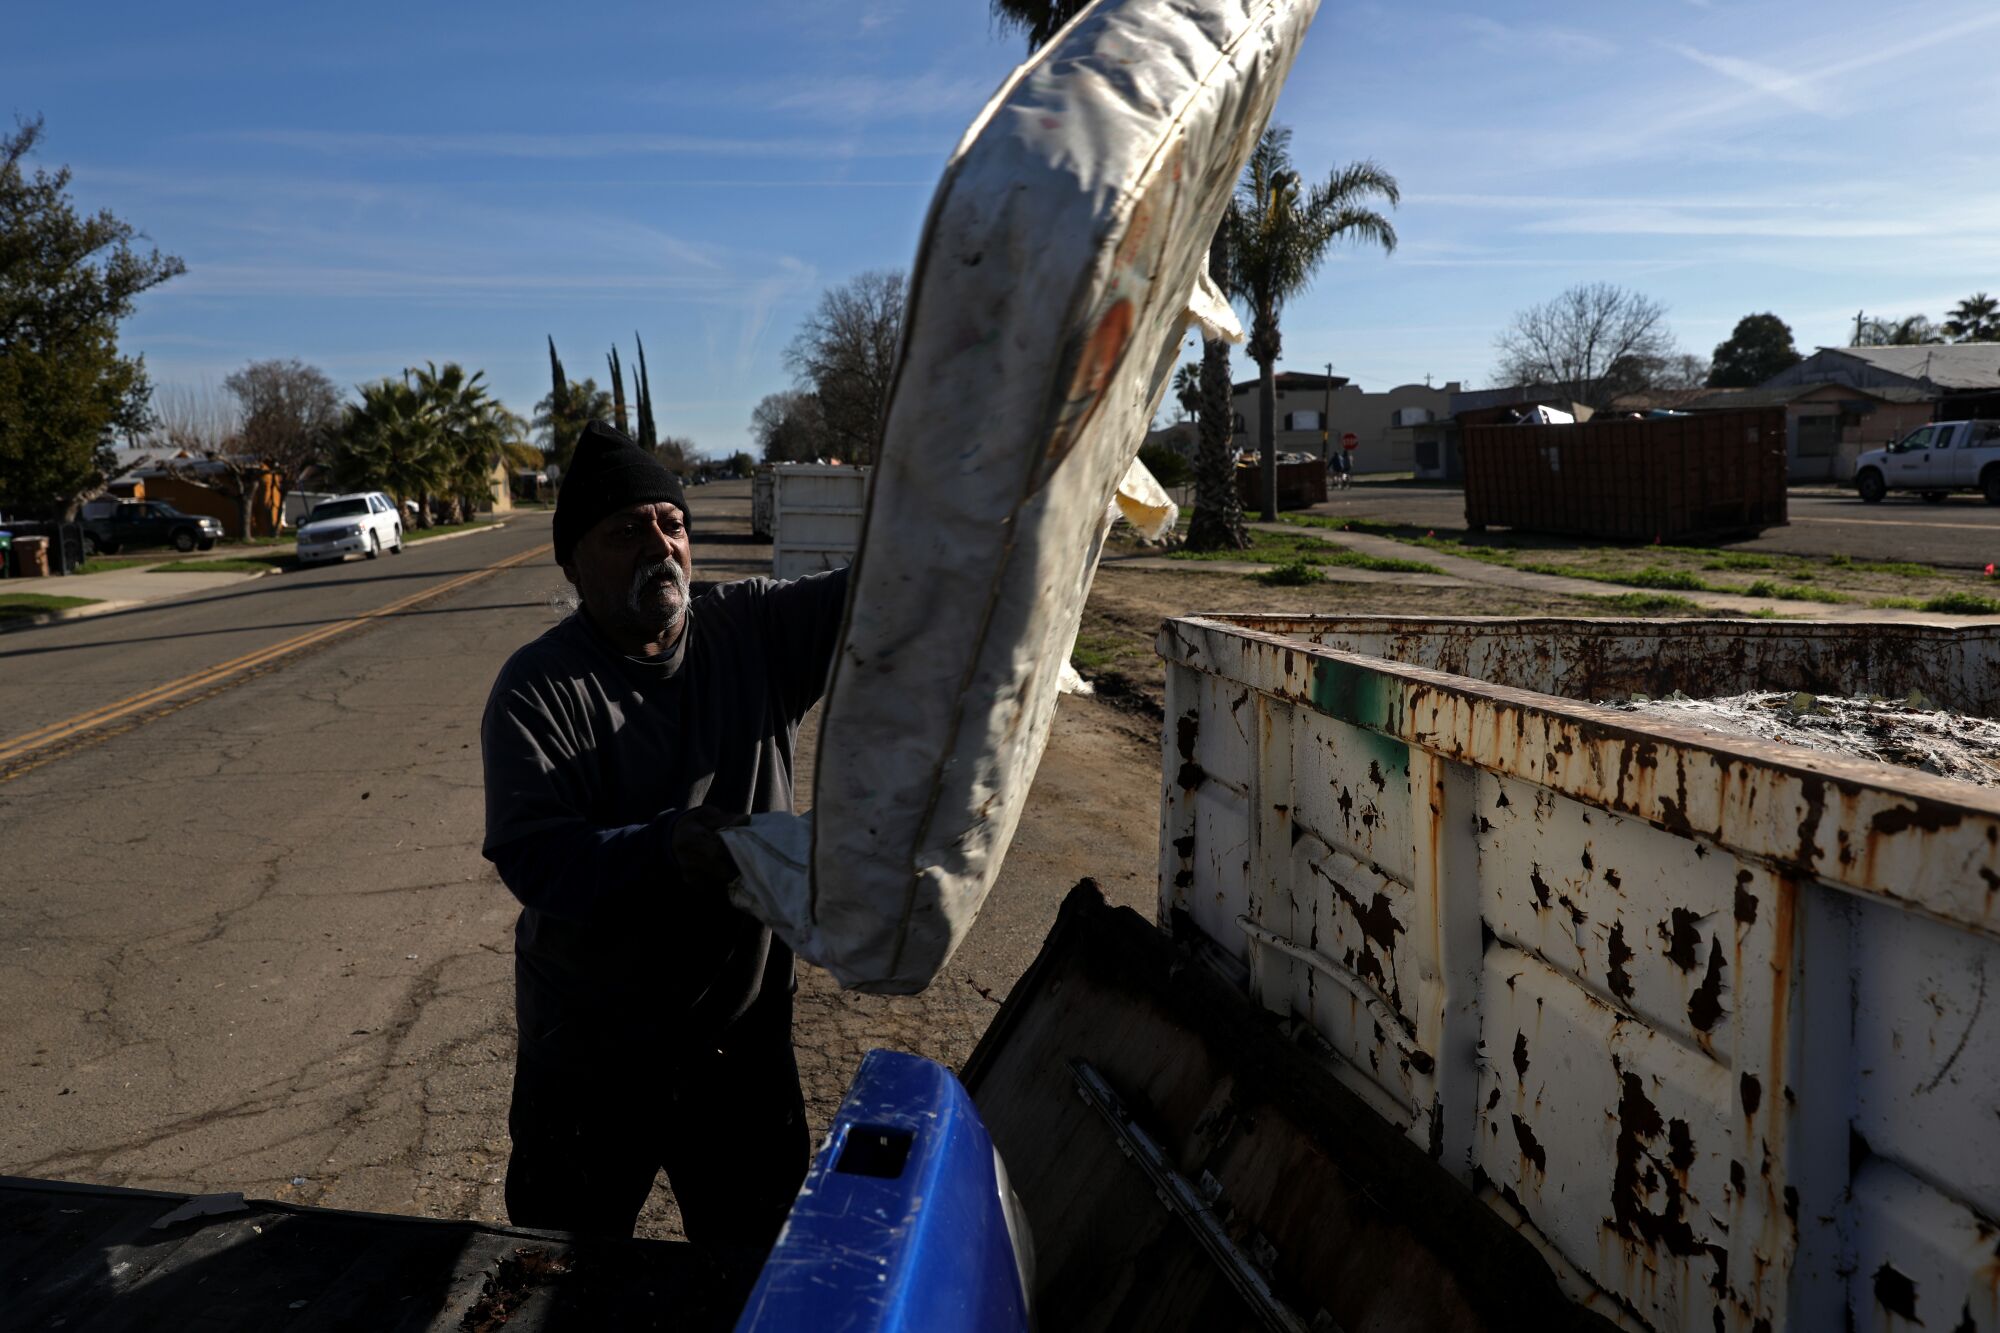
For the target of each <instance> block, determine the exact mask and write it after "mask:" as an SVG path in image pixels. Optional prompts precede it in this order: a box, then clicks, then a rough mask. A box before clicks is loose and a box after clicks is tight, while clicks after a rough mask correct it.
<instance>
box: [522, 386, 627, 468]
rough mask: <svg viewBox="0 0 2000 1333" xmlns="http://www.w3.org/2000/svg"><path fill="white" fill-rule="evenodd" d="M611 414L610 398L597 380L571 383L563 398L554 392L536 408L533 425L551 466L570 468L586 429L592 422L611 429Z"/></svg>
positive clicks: (564, 390) (562, 394)
mask: <svg viewBox="0 0 2000 1333" xmlns="http://www.w3.org/2000/svg"><path fill="white" fill-rule="evenodd" d="M611 411H612V402H611V395H610V394H609V393H607V392H606V391H604V390H603V389H600V388H598V387H597V381H596V380H589V379H587V380H581V381H579V380H570V381H568V382H567V383H566V384H564V386H563V390H562V392H561V393H560V394H558V393H556V392H555V391H554V390H553V389H551V391H550V393H549V396H548V397H546V398H544V399H542V400H541V401H540V402H539V403H536V404H535V421H534V426H535V429H536V430H537V431H540V432H541V436H542V447H543V448H544V449H546V450H548V453H549V462H551V463H553V464H555V465H556V466H557V467H559V468H567V467H568V466H569V456H570V453H571V452H572V451H573V450H574V449H575V448H576V442H577V440H579V439H581V438H582V436H583V428H584V427H585V426H588V425H589V424H590V423H591V422H593V421H602V422H604V423H605V424H606V425H610V424H611Z"/></svg>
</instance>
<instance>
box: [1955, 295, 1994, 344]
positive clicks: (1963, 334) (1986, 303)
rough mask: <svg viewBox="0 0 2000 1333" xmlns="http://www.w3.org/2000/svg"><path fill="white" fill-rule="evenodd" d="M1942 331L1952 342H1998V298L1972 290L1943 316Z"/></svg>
mask: <svg viewBox="0 0 2000 1333" xmlns="http://www.w3.org/2000/svg"><path fill="white" fill-rule="evenodd" d="M1944 332H1945V336H1946V337H1947V338H1950V339H1951V340H1952V341H1953V342H1961V343H1992V342H2000V300H1995V299H1994V298H1993V297H1990V296H1988V295H1987V294H1986V293H1985V292H1974V293H1973V294H1972V295H1970V296H1968V297H1966V298H1965V299H1964V300H1963V301H1960V302H1959V303H1958V304H1957V305H1955V306H1953V307H1952V308H1951V313H1950V314H1948V315H1946V316H1945V319H1944Z"/></svg>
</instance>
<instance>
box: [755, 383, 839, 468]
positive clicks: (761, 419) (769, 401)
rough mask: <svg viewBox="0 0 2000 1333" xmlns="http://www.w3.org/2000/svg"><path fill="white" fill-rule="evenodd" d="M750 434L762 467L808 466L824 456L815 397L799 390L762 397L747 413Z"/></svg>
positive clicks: (822, 425)
mask: <svg viewBox="0 0 2000 1333" xmlns="http://www.w3.org/2000/svg"><path fill="white" fill-rule="evenodd" d="M750 433H751V434H752V435H755V436H756V437H757V447H758V449H759V450H760V451H762V453H763V455H764V461H765V462H766V463H810V462H811V461H812V460H814V459H815V458H823V457H825V456H826V453H827V444H826V419H825V417H823V416H822V415H821V414H820V410H819V395H817V394H812V393H806V392H804V391H802V390H798V389H786V390H783V391H782V392H779V393H767V394H765V395H764V397H763V398H762V399H761V400H760V401H759V402H758V404H757V406H756V409H755V410H754V411H752V412H751V413H750Z"/></svg>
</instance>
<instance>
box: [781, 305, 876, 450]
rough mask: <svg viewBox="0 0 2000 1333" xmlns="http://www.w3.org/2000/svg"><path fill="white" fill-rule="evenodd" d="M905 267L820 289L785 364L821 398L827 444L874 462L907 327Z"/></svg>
mask: <svg viewBox="0 0 2000 1333" xmlns="http://www.w3.org/2000/svg"><path fill="white" fill-rule="evenodd" d="M903 301H904V280H903V275H902V274H901V273H899V272H893V271H888V270H876V271H871V272H868V273H863V274H861V275H860V276H858V277H856V278H854V279H852V280H851V281H849V282H846V283H843V284H841V285H840V286H838V287H829V288H828V289H827V290H826V291H824V292H822V293H821V294H820V298H819V305H818V306H816V307H815V308H814V309H813V312H812V313H811V314H810V315H808V316H806V320H805V323H804V324H803V325H802V326H800V328H799V332H798V336H797V337H795V338H793V339H792V344H791V346H790V347H788V348H786V349H785V364H786V365H787V366H788V367H789V368H790V369H791V371H792V373H793V374H794V375H795V376H797V377H798V380H799V386H800V387H801V388H805V389H811V390H812V391H813V392H814V394H816V395H817V396H818V398H819V406H820V414H821V416H822V417H823V419H824V420H825V423H826V435H827V446H828V448H829V449H830V450H832V451H833V452H834V453H835V454H837V455H838V456H839V457H840V458H841V459H843V460H844V461H846V462H849V463H870V462H873V461H874V459H875V449H876V446H877V444H878V443H879V442H880V441H881V438H882V423H883V418H884V416H885V414H886V413H887V411H888V406H889V380H890V375H891V374H892V373H893V371H894V368H895V361H896V344H897V341H898V340H899V339H900V338H901V337H902V330H903Z"/></svg>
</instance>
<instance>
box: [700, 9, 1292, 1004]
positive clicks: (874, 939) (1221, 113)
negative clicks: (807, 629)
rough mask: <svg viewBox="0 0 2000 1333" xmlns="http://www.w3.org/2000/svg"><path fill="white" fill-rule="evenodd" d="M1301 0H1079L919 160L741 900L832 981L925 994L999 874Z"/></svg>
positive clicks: (744, 845) (1213, 305)
mask: <svg viewBox="0 0 2000 1333" xmlns="http://www.w3.org/2000/svg"><path fill="white" fill-rule="evenodd" d="M1317 7H1318V4H1317V0H1100V2H1099V3H1098V4H1096V5H1094V6H1092V7H1091V8H1090V9H1088V10H1086V11H1085V12H1084V13H1083V14H1081V15H1080V16H1079V17H1078V18H1077V19H1076V20H1075V21H1074V22H1072V23H1071V24H1070V25H1069V26H1068V27H1067V28H1065V29H1064V30H1063V32H1062V33H1061V34H1059V35H1058V36H1057V38H1056V39H1055V40H1054V41H1053V42H1051V43H1049V45H1047V46H1045V47H1044V48H1042V50H1041V51H1040V52H1039V53H1038V54H1037V55H1036V56H1035V57H1034V58H1033V59H1032V60H1030V61H1029V63H1027V64H1026V65H1024V66H1022V67H1021V68H1020V69H1019V70H1017V71H1016V72H1015V74H1014V75H1013V77H1012V78H1010V79H1009V80H1008V81H1007V83H1006V84H1004V85H1003V86H1002V87H1001V89H1000V91H999V92H998V93H997V94H996V95H995V96H994V98H993V100H992V101H991V102H990V103H988V105H987V106H986V108H985V110H984V111H983V112H981V114H980V115H979V117H978V118H977V119H976V120H975V121H974V122H973V124H972V127H971V129H970V130H969V131H968V132H967V134H966V136H965V138H964V140H963V141H962V142H961V143H960V145H959V148H958V150H957V152H956V153H955V154H954V155H953V157H952V159H951V161H950V163H949V164H948V165H947V166H946V168H945V173H944V178H943V181H942V182H941V183H940V185H939V187H938V192H937V195H936V197H935V199H934V200H933V202H932V205H931V211H930V216H929V218H928V220H927V222H926V224H925V228H924V234H923V239H922V242H921V244H920V246H919V249H918V254H917V263H916V267H915V270H914V276H913V279H912V283H911V295H910V302H909V306H908V310H907V312H906V316H905V321H904V328H903V343H902V347H901V349H900V355H899V357H898V363H897V371H896V378H895V382H894V385H893V386H892V391H891V398H890V405H889V411H888V419H887V425H886V430H885V435H884V439H883V443H882V448H881V452H880V456H879V459H878V463H877V467H876V470H875V475H874V477H873V480H872V483H871V486H870V494H869V504H868V514H867V518H866V520H865V524H864V528H863V533H862V543H861V549H860V552H859V554H858V556H857V558H856V560H855V562H854V572H853V576H852V577H853V586H852V590H851V593H850V596H849V601H848V611H847V623H846V626H845V629H844V635H843V643H842V647H841V650H840V652H839V653H838V655H837V656H836V659H835V665H834V669H833V675H832V678H831V680H830V681H829V684H828V690H827V696H826V702H825V705H824V708H825V712H824V715H823V719H822V722H821V729H820V750H819V762H818V766H817V778H816V785H817V791H816V803H815V813H814V817H813V818H812V819H810V820H796V819H793V818H792V817H788V816H764V817H759V819H757V820H755V821H753V822H752V823H751V824H750V825H748V826H746V827H744V828H741V829H737V830H732V831H730V832H729V833H727V834H725V835H724V836H725V837H726V838H727V839H728V840H729V842H730V846H731V850H732V852H733V853H734V854H735V856H736V859H737V862H738V864H739V866H740V867H741V868H742V870H743V879H742V882H741V884H740V885H739V887H738V889H737V891H736V892H737V895H738V901H739V903H740V904H741V905H743V906H745V907H746V908H747V909H748V910H750V911H752V912H753V913H754V914H756V915H757V916H759V917H761V918H762V919H763V920H765V921H767V922H769V923H770V924H771V926H772V927H773V929H775V930H776V931H778V932H779V934H780V935H782V936H783V937H784V938H785V939H786V940H788V941H789V942H790V943H791V944H792V946H793V947H794V948H795V949H796V950H797V951H798V952H799V954H800V955H801V956H803V957H805V958H807V959H810V960H812V961H814V962H817V963H819V964H820V965H822V966H824V967H826V968H827V969H828V970H829V971H830V972H832V973H833V975H834V976H835V977H836V978H837V979H838V980H839V981H840V982H841V983H842V984H843V985H846V986H849V987H852V988H856V989H861V990H870V991H881V992H890V993H908V992H914V991H918V990H921V989H923V987H924V986H926V985H928V984H929V983H930V981H931V980H932V979H933V978H934V977H935V976H936V975H937V974H938V972H939V971H940V970H941V969H942V968H943V967H944V965H945V963H946V961H947V960H948V959H949V958H950V957H951V954H952V952H953V950H954V949H956V948H957V946H958V943H959V941H960V940H961V939H963V938H964V935H965V933H966V931H967V930H968V929H970V927H971V925H972V922H973V919H974V917H975V916H976V914H977V913H978V910H979V907H980V905H981V903H982V902H984V900H985V898H986V895H987V892H988V891H989V890H990V889H991V888H992V885H993V882H994V879H995V877H996V876H997V875H998V873H999V870H1000V863H1001V859H1002V857H1003V856H1004V855H1005V853H1006V850H1007V846H1008V843H1009V842H1010V840H1011V839H1012V837H1013V834H1014V829H1015V826H1016V824H1017V823H1018V821H1019V819H1020V814H1021V808H1022V805H1023V804H1024V802H1025V800H1026V798H1027V794H1028V788H1029V785H1030V783H1031V782H1032V780H1033V778H1034V773H1035V769H1036V766H1037V765H1038V764H1039V762H1040V760H1041V755H1042V750H1043V747H1044V745H1045V744H1046V742H1047V739H1048V732H1049V726H1050V723H1051V721H1052V719H1053V715H1054V711H1055V705H1056V701H1057V697H1058V683H1059V678H1060V669H1061V667H1062V665H1063V663H1064V662H1065V661H1066V659H1067V658H1068V655H1069V649H1070V645H1071V643H1072V642H1073V641H1074V639H1075V636H1076V629H1077V624H1078V621H1079V619H1080V617H1081V615H1082V610H1083V602H1084V598H1085V596H1086V594H1087V593H1088V592H1089V588H1090V580H1091V574H1092V571H1093V570H1094V569H1095V566H1096V560H1097V555H1098V551H1099V549H1100V548H1101V545H1102V542H1103V539H1104V533H1105V530H1106V527H1107V524H1106V522H1105V516H1106V512H1107V506H1109V505H1110V504H1111V503H1112V502H1113V497H1114V495H1115V493H1116V492H1117V490H1118V488H1119V484H1120V481H1121V479H1123V478H1125V477H1126V475H1127V472H1128V469H1129V467H1130V465H1131V463H1132V460H1133V457H1134V455H1135V454H1136V453H1137V450H1138V446H1139V443H1140V440H1141V438H1142V437H1143V434H1144V431H1145V428H1146V425H1147V423H1148V422H1149V421H1150V420H1151V419H1152V416H1153V413H1154V411H1155V410H1156V409H1157V406H1158V404H1159V402H1160V400H1161V397H1162V395H1163V393H1164V391H1165V388H1166V382H1167V376H1168V374H1169V373H1170V372H1171V370H1172V368H1173V366H1174V364H1175V362H1176V361H1177V360H1178V359H1179V351H1180V341H1181V338H1182V336H1183V333H1184V331H1185V329H1186V328H1187V326H1188V324H1189V322H1190V321H1191V320H1193V321H1198V322H1202V323H1204V324H1205V325H1208V326H1211V327H1212V326H1215V325H1219V324H1226V323H1227V322H1228V312H1227V309H1226V306H1224V305H1223V303H1222V302H1220V300H1219V298H1218V296H1217V294H1216V292H1215V290H1214V287H1213V285H1212V284H1211V283H1209V282H1207V280H1206V260H1207V252H1208V247H1209V242H1210V239H1211V237H1212V236H1213V235H1214V232H1215V228H1216V226H1217V224H1218V222H1219V221H1220V219H1221V217H1222V213H1223V210H1224V207H1225V205H1226V204H1227V202H1228V199H1229V196H1230V193H1231V190H1232V189H1233V187H1234V184H1235V181H1236V176H1237V173H1238V171H1239V170H1240V168H1241V166H1242V164H1243V162H1244V160H1245V159H1246V158H1247V157H1248V156H1249V154H1250V150H1251V148H1252V147H1253V146H1254V145H1255V143H1256V141H1257V138H1258V136H1259V135H1260V134H1261V133H1262V132H1263V129H1264V125H1265V123H1266V121H1267V120H1268V119H1269V116H1270V111H1271V107H1272V105H1273V103H1274V102H1275V101H1276V100H1277V96H1278V92H1279V90H1280V88H1281V87H1282V86H1283V83H1284V79H1285V75H1286V73H1287V72H1288V71H1289V69H1290V67H1291V62H1292V59H1293V56H1294V55H1295V54H1296V52H1297V49H1298V46H1299V43H1300V41H1301V40H1302V39H1303V38H1304V36H1305V31H1306V28H1307V25H1308V24H1309V23H1310V21H1311V19H1312V16H1313V13H1314V11H1315V10H1316V9H1317Z"/></svg>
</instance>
